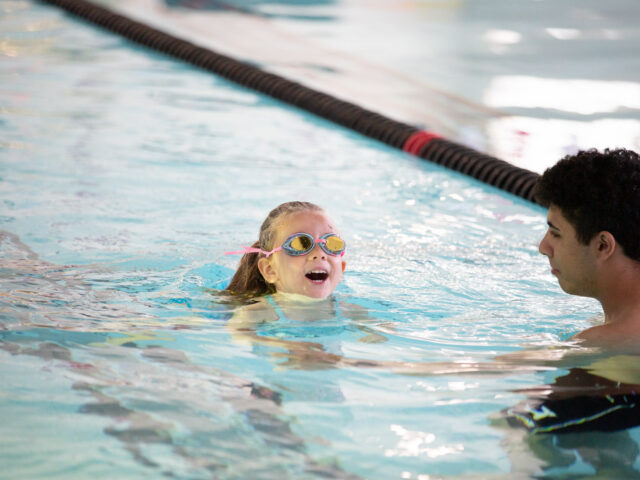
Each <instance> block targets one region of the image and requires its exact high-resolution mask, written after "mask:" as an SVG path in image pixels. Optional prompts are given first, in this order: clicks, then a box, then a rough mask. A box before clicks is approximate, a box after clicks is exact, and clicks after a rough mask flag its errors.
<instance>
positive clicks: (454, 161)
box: [41, 0, 540, 202]
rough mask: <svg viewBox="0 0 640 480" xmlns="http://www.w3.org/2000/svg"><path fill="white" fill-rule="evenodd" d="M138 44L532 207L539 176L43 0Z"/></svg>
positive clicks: (163, 36) (164, 37)
mask: <svg viewBox="0 0 640 480" xmlns="http://www.w3.org/2000/svg"><path fill="white" fill-rule="evenodd" d="M41 1H43V2H46V3H49V4H52V5H55V6H57V7H60V8H62V9H64V10H65V11H67V12H68V13H70V14H72V15H75V16H77V17H80V18H82V19H84V20H87V21H89V22H92V23H93V24H95V25H98V26H100V27H103V28H105V29H107V30H110V31H111V32H114V33H117V34H119V35H121V36H123V37H125V38H127V39H129V40H131V41H133V42H135V43H138V44H140V45H144V46H146V47H148V48H151V49H153V50H156V51H159V52H162V53H164V54H166V55H169V56H172V57H174V58H177V59H179V60H182V61H185V62H188V63H190V64H192V65H195V66H197V67H200V68H202V69H204V70H208V71H210V72H212V73H215V74H216V75H219V76H221V77H223V78H226V79H228V80H230V81H232V82H235V83H237V84H239V85H242V86H244V87H248V88H251V89H253V90H256V91H258V92H261V93H264V94H266V95H269V96H271V97H273V98H276V99H278V100H280V101H283V102H285V103H288V104H290V105H293V106H296V107H298V108H301V109H303V110H306V111H307V112H310V113H312V114H314V115H317V116H319V117H322V118H324V119H326V120H329V121H332V122H334V123H337V124H339V125H342V126H344V127H346V128H349V129H351V130H354V131H356V132H359V133H361V134H363V135H366V136H368V137H371V138H373V139H375V140H378V141H381V142H383V143H385V144H387V145H390V146H392V147H395V148H398V149H401V150H403V151H405V152H407V153H408V154H411V155H415V156H417V157H419V158H421V159H424V160H428V161H431V162H434V163H437V164H438V165H442V166H444V167H447V168H450V169H452V170H455V171H458V172H461V173H463V174H466V175H469V176H471V177H473V178H475V179H476V180H479V181H481V182H485V183H487V184H489V185H492V186H494V187H497V188H500V189H502V190H504V191H507V192H509V193H511V194H513V195H516V196H519V197H521V198H524V199H526V200H529V201H531V202H535V199H534V198H533V187H534V185H535V183H536V181H537V179H538V178H539V176H540V175H539V174H538V173H535V172H532V171H530V170H526V169H523V168H521V167H517V166H515V165H512V164H510V163H508V162H505V161H504V160H500V159H497V158H495V157H492V156H490V155H486V154H483V153H480V152H478V151H476V150H474V149H472V148H469V147H466V146H464V145H460V144H458V143H455V142H452V141H449V140H447V139H445V138H442V137H441V136H440V135H438V134H437V133H434V132H429V131H426V130H419V129H417V128H415V127H413V126H411V125H408V124H406V123H402V122H398V121H396V120H392V119H390V118H387V117H384V116H383V115H380V114H378V113H375V112H372V111H370V110H366V109H364V108H362V107H359V106H358V105H355V104H353V103H350V102H346V101H344V100H340V99H338V98H335V97H332V96H330V95H327V94H325V93H322V92H320V91H317V90H313V89H311V88H308V87H305V86H304V85H301V84H300V83H297V82H293V81H291V80H287V79H285V78H282V77H280V76H278V75H274V74H272V73H268V72H265V71H263V70H260V69H259V68H257V67H254V66H252V65H249V64H246V63H243V62H240V61H238V60H235V59H233V58H230V57H228V56H226V55H222V54H219V53H216V52H214V51H212V50H209V49H206V48H203V47H199V46H197V45H195V44H193V43H191V42H188V41H186V40H182V39H180V38H177V37H175V36H172V35H169V34H167V33H164V32H162V31H160V30H157V29H155V28H153V27H150V26H148V25H145V24H143V23H140V22H137V21H135V20H131V19H129V18H127V17H125V16H123V15H120V14H118V13H115V12H112V11H110V10H108V9H106V8H104V7H101V6H99V5H95V4H93V3H91V2H89V1H86V0H41Z"/></svg>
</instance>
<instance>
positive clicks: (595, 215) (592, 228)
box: [535, 149, 640, 262]
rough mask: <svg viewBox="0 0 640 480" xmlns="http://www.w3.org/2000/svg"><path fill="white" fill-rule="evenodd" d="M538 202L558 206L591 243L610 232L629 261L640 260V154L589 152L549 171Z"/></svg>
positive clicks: (580, 235) (584, 241) (541, 183)
mask: <svg viewBox="0 0 640 480" xmlns="http://www.w3.org/2000/svg"><path fill="white" fill-rule="evenodd" d="M535 196H536V200H537V201H538V202H539V203H540V204H542V205H544V206H546V207H555V208H556V209H557V210H559V211H560V212H561V214H562V216H563V217H564V218H565V219H566V220H567V221H568V222H569V223H570V224H571V226H572V227H573V228H574V229H575V234H576V237H577V240H578V242H579V243H580V244H582V245H588V244H589V243H590V242H591V241H592V240H593V239H594V237H595V236H596V235H598V233H599V232H603V231H605V232H609V233H610V234H611V235H612V236H613V237H614V238H615V241H616V242H617V244H618V245H619V246H621V247H622V250H623V251H624V253H625V254H626V256H627V257H629V258H631V259H633V260H635V261H638V262H640V156H639V155H638V154H637V153H635V152H633V151H631V150H625V149H617V150H609V149H607V150H604V152H598V151H596V150H586V151H581V152H578V153H577V154H576V155H569V156H566V157H564V158H563V159H562V160H560V161H559V162H558V163H557V164H556V165H554V166H553V167H551V168H548V169H547V170H546V171H545V172H544V174H543V175H542V177H541V178H540V179H539V180H538V183H537V185H536V189H535Z"/></svg>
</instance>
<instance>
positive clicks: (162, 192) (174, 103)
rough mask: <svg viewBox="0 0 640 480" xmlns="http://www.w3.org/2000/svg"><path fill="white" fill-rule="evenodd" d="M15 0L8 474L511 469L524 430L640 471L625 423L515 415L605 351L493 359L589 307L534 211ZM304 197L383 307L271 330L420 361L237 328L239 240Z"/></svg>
mask: <svg viewBox="0 0 640 480" xmlns="http://www.w3.org/2000/svg"><path fill="white" fill-rule="evenodd" d="M0 8H2V9H3V15H2V17H1V20H0V21H1V22H2V28H3V31H5V32H9V33H8V34H7V37H8V39H7V41H6V42H5V43H4V44H3V53H4V55H5V56H7V57H9V60H10V61H9V62H3V63H2V67H0V68H1V70H0V72H1V74H2V78H3V81H2V82H1V85H2V86H1V87H0V88H1V92H2V93H1V95H2V97H1V98H2V105H3V110H2V111H3V114H2V125H3V128H2V138H1V142H2V143H1V145H2V162H1V164H0V169H1V170H0V189H1V192H2V204H1V207H0V208H1V210H0V221H1V225H0V230H1V233H0V248H1V251H2V258H3V262H2V270H1V272H2V273H1V275H2V276H1V277H0V278H1V279H2V280H1V285H2V291H1V292H2V295H0V301H1V310H0V312H1V317H0V318H1V320H0V321H1V324H0V335H1V343H0V369H2V372H1V373H0V378H2V389H1V392H2V395H1V396H0V403H1V408H0V412H1V413H0V423H1V424H2V433H3V434H2V440H0V441H1V442H2V448H1V449H0V464H1V465H3V470H4V471H5V472H8V475H9V476H10V477H11V478H65V479H68V478H87V477H89V476H92V475H93V476H99V477H101V478H158V477H160V476H173V477H176V478H223V479H226V478H264V479H283V478H309V479H317V478H327V477H329V478H367V479H389V478H415V479H417V478H420V479H425V478H448V477H449V478H450V477H457V478H459V477H465V476H468V477H472V476H474V475H475V476H477V477H480V478H485V477H492V476H495V477H498V478H500V477H505V478H509V476H510V475H511V471H512V469H514V468H516V467H518V468H523V469H524V468H525V467H526V468H531V470H533V469H534V467H533V466H532V465H530V464H532V463H534V462H536V461H539V459H537V458H536V455H535V453H534V452H542V453H543V454H544V455H543V457H544V458H547V459H550V460H549V463H548V465H547V466H546V475H547V476H554V475H555V476H558V477H562V476H563V475H564V476H565V477H566V476H569V475H579V474H585V472H587V473H588V472H589V471H590V470H589V469H591V470H593V469H601V470H602V469H604V468H616V469H617V470H616V471H617V472H624V474H625V475H626V477H627V478H630V475H632V474H635V473H634V472H635V471H636V470H637V469H638V462H637V460H636V458H637V453H636V452H637V449H638V447H637V437H638V433H637V429H635V428H629V429H624V430H622V431H618V432H614V433H598V432H588V433H585V434H583V435H582V437H581V438H582V441H583V444H580V445H578V444H577V443H576V442H577V440H576V439H575V438H573V437H569V436H564V437H562V439H564V440H562V441H556V442H555V443H553V444H551V445H546V444H545V443H544V442H543V441H540V442H539V443H540V445H537V446H536V445H531V444H532V441H531V440H528V439H526V438H521V437H519V436H518V435H517V434H518V432H519V430H517V429H515V428H513V429H510V428H506V427H504V426H501V425H500V418H501V417H502V414H501V412H502V411H503V410H504V409H508V408H510V407H513V406H514V405H517V404H518V403H519V402H521V401H522V400H523V399H525V398H526V394H525V393H523V392H522V391H518V390H522V389H527V388H532V387H535V386H538V385H541V384H547V383H550V382H552V381H553V379H554V378H556V377H560V376H562V375H564V374H565V373H566V372H567V371H568V370H569V369H570V368H573V367H576V366H580V365H584V364H585V362H587V360H585V358H588V359H589V361H590V362H593V361H596V360H597V361H600V362H602V361H607V360H610V357H609V356H607V355H606V354H599V353H598V352H583V355H582V356H580V357H575V358H576V359H575V360H571V358H574V357H570V360H569V361H567V360H566V359H565V360H564V361H562V362H561V361H559V360H557V361H556V360H554V358H547V359H546V360H545V361H544V362H543V361H538V360H536V361H534V362H525V361H524V360H523V361H522V362H521V363H520V364H518V363H512V364H511V367H512V368H511V369H512V370H513V372H508V371H507V372H504V371H500V370H499V369H498V368H495V367H494V366H495V365H496V362H495V358H496V357H497V356H500V355H505V354H509V353H512V352H518V351H521V350H523V348H524V347H523V345H525V344H526V345H529V346H533V347H535V348H537V349H538V350H540V351H542V352H543V353H548V355H547V356H548V357H553V356H554V355H555V356H557V353H558V352H567V351H574V350H575V349H574V348H573V347H571V346H570V345H567V343H566V338H567V337H568V336H570V335H571V334H572V333H575V332H577V331H579V330H581V329H583V328H585V327H587V326H588V325H590V324H591V320H590V317H592V316H594V315H597V314H598V313H599V307H598V305H597V304H596V303H595V302H592V301H590V300H581V299H576V298H571V297H568V296H566V295H564V294H563V293H562V292H561V291H560V290H559V288H558V286H557V285H556V282H555V280H554V279H553V277H552V276H551V275H549V272H548V266H547V264H546V261H545V260H544V258H543V257H542V256H540V255H539V254H538V253H537V240H538V238H540V236H541V235H542V233H543V232H544V229H545V212H544V211H543V210H542V209H540V208H538V207H536V206H534V205H531V204H529V203H526V202H524V201H522V200H520V199H517V198H514V197H511V196H507V195H505V194H503V193H502V192H499V191H497V190H495V189H492V188H491V187H487V186H485V185H483V184H480V183H476V182H474V181H472V180H470V179H468V178H466V177H464V176H461V175H458V174H455V173H452V172H450V171H446V170H444V169H441V168H439V167H437V166H435V165H431V164H427V163H425V162H422V161H420V160H417V159H415V158H413V157H409V156H406V155H404V154H402V153H400V152H398V151H395V150H392V149H390V148H387V147H385V146H382V145H380V144H379V143H377V142H374V141H372V140H369V139H366V138H364V137H361V136H359V135H356V134H354V133H352V132H349V131H346V130H343V129H340V128H336V127H335V126H333V125H330V124H328V123H326V122H324V121H322V120H318V119H317V118H314V117H311V116H309V115H307V114H304V113H301V112H299V111H297V110H295V109H292V108H289V107H286V106H283V105H282V104H279V103H278V102H276V101H273V100H271V99H268V98H265V97H263V96H260V95H257V94H255V93H253V92H251V91H248V90H244V89H241V88H238V87H235V86H233V85H231V84H230V83H228V82H226V81H223V80H221V79H219V78H216V77H214V76H211V75H208V74H206V73H203V72H201V71H199V70H197V69H194V68H191V67H188V66H185V65H183V64H180V63H177V62H174V61H171V60H168V59H166V58H164V57H162V56H160V55H157V54H154V53H150V52H148V51H145V50H142V49H140V48H137V47H135V46H133V45H131V44H129V43H127V42H125V41H123V40H122V39H120V38H118V37H115V36H112V35H109V34H106V33H104V32H101V31H99V30H97V29H95V28H92V27H90V26H87V25H85V24H83V23H80V22H76V21H73V20H71V19H70V18H68V17H67V16H65V15H64V14H63V13H61V12H60V11H58V10H56V9H53V8H49V7H45V6H41V5H39V4H34V3H30V2H7V3H3V4H2V6H1V7H0ZM291 199H306V200H310V201H314V202H316V203H318V204H320V205H322V206H324V207H325V208H326V209H327V210H328V211H329V212H330V213H331V214H332V216H333V217H335V220H336V221H337V223H338V224H339V225H340V226H341V229H342V232H343V234H344V236H345V238H346V239H347V241H348V244H349V251H348V254H347V262H348V265H347V272H346V274H345V280H344V282H343V284H342V285H341V286H340V287H339V289H338V292H337V294H336V297H337V298H338V299H339V300H341V301H344V302H350V303H355V304H358V305H361V306H362V307H364V308H366V309H367V311H368V314H369V317H370V318H369V319H368V320H367V321H366V324H365V326H366V329H367V330H366V331H365V332H363V331H362V329H361V328H359V327H362V325H358V324H355V323H354V322H352V321H345V320H344V319H341V318H328V319H327V320H324V321H323V322H321V323H318V324H313V325H311V326H310V325H301V326H298V327H296V325H291V324H288V325H283V326H282V328H280V326H279V325H278V324H276V325H274V326H273V328H272V329H271V332H270V334H271V335H275V336H278V337H281V338H286V337H287V336H296V338H298V339H300V338H303V339H308V341H309V342H315V343H320V344H322V345H323V346H325V347H326V348H327V350H331V351H338V352H339V353H340V355H342V356H344V357H345V358H348V359H361V360H365V361H369V362H372V361H378V360H381V359H383V360H387V361H389V362H397V363H398V362H405V364H406V365H410V366H416V367H417V368H416V370H417V371H416V370H414V371H409V370H408V371H405V372H401V371H394V370H393V369H391V368H369V367H368V366H367V365H365V364H363V366H361V367H356V366H352V367H339V368H338V367H335V368H330V367H331V366H327V365H318V364H314V363H305V362H304V361H303V360H304V359H303V360H301V359H300V358H296V357H295V356H294V355H293V354H291V355H289V354H287V352H286V351H282V350H278V349H275V348H269V347H264V346H256V345H245V344H242V343H236V342H234V341H233V339H232V337H231V335H230V333H229V330H228V329H227V328H226V325H227V321H228V319H229V317H230V315H231V314H232V312H233V308H234V306H233V305H230V304H227V303H224V302H222V301H220V300H219V296H217V295H216V294H215V291H216V290H217V289H220V288H222V287H223V286H224V285H225V283H226V282H227V281H228V279H229V277H230V274H231V272H232V271H233V268H234V267H235V261H236V259H232V258H229V257H225V256H224V255H223V252H224V251H227V250H230V249H235V248H237V247H238V246H239V245H244V244H247V243H248V242H250V241H252V240H253V239H254V237H255V236H256V235H257V228H258V225H259V223H260V221H261V220H262V218H263V217H264V216H265V215H266V213H267V212H268V211H269V210H270V209H271V208H272V207H273V206H275V205H277V204H279V203H280V202H282V201H287V200H291ZM296 328H299V329H300V332H299V333H296V332H292V330H295V329H296ZM367 332H368V333H367ZM368 334H373V335H377V337H375V338H377V339H380V337H384V339H386V341H384V342H377V343H372V342H368V341H366V340H367V335H368ZM363 339H365V341H362V340H363ZM369 339H370V338H369ZM283 354H284V355H283ZM592 357H593V358H592ZM611 358H613V359H614V360H615V358H614V357H611ZM594 359H595V360H594ZM436 362H441V363H442V364H446V365H448V366H449V367H448V369H443V370H440V371H435V372H434V371H433V370H430V369H429V368H428V367H429V366H430V365H434V364H435V365H438V364H439V363H436ZM572 362H573V363H572ZM469 365H471V366H472V368H469V367H468V366H469ZM474 365H476V366H475V367H473V366H474ZM425 366H426V367H425ZM452 366H453V367H456V368H451V367H452ZM421 367H425V370H426V371H422V370H420V368H421ZM407 373H411V374H407ZM567 439H571V440H572V441H573V444H571V442H569V441H568V440H567ZM594 444H595V445H598V447H596V448H593V445H594ZM584 445H587V446H589V447H591V450H590V451H591V452H594V451H595V452H596V453H598V452H601V453H602V455H601V456H600V457H601V458H599V459H598V458H591V457H588V456H585V454H584V448H583V447H584ZM607 445H615V446H616V447H623V448H617V451H618V452H619V457H616V458H612V457H607V455H608V454H609V453H610V452H608V450H607V449H606V446H607ZM585 448H586V447H585ZM595 456H597V455H594V457H595ZM620 457H624V458H622V460H621V459H620ZM598 462H600V463H598ZM625 462H626V464H625ZM594 465H595V466H594ZM634 468H635V470H634ZM630 472H631V474H630Z"/></svg>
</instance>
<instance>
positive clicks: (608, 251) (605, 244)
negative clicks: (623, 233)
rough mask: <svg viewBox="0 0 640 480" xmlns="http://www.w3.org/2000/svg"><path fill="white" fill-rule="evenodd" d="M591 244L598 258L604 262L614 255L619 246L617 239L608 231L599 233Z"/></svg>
mask: <svg viewBox="0 0 640 480" xmlns="http://www.w3.org/2000/svg"><path fill="white" fill-rule="evenodd" d="M591 242H592V245H593V247H594V248H595V251H596V252H595V253H596V256H597V257H598V258H601V259H603V260H604V259H607V258H609V257H610V256H611V255H613V252H615V250H616V246H617V243H616V239H615V237H614V236H613V235H611V233H609V232H607V231H606V230H603V231H602V232H598V233H597V234H596V236H595V237H594V238H593V240H592V241H591Z"/></svg>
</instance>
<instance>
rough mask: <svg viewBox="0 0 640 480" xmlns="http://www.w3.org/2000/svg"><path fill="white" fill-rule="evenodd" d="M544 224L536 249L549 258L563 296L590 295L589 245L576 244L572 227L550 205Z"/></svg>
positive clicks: (592, 289) (592, 277)
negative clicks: (545, 223) (567, 294)
mask: <svg viewBox="0 0 640 480" xmlns="http://www.w3.org/2000/svg"><path fill="white" fill-rule="evenodd" d="M547 224H548V229H547V232H546V233H545V235H544V237H543V238H542V240H541V241H540V245H539V246H538V250H539V251H540V253H542V254H543V255H545V256H546V257H547V258H548V259H549V264H550V265H551V273H552V274H553V275H555V276H556V278H557V279H558V283H559V284H560V287H561V288H562V290H564V291H565V292H566V293H569V294H572V295H581V296H586V297H590V296H593V295H594V292H595V273H596V258H595V256H594V255H593V253H592V249H591V247H590V245H584V244H582V243H580V242H579V241H578V238H577V236H576V230H575V228H574V227H573V225H571V223H569V221H568V220H567V219H566V218H565V217H564V215H563V214H562V211H561V210H560V208H558V207H556V206H555V205H553V204H552V205H551V206H550V207H549V212H548V214H547Z"/></svg>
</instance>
